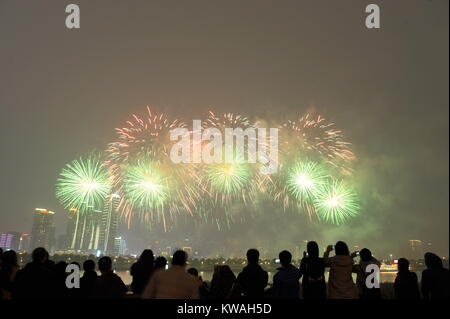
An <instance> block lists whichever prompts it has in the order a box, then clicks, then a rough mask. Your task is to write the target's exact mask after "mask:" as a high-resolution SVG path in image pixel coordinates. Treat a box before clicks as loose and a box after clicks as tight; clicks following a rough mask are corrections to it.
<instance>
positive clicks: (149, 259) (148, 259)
mask: <svg viewBox="0 0 450 319" xmlns="http://www.w3.org/2000/svg"><path fill="white" fill-rule="evenodd" d="M139 262H140V263H142V264H144V265H146V266H149V267H153V263H154V262H155V256H154V255H153V251H152V250H151V249H145V250H144V251H143V252H142V254H141V255H140V256H139Z"/></svg>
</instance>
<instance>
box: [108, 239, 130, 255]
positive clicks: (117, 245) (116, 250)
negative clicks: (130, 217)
mask: <svg viewBox="0 0 450 319" xmlns="http://www.w3.org/2000/svg"><path fill="white" fill-rule="evenodd" d="M126 245H127V244H126V241H125V239H124V238H123V237H122V236H118V237H115V238H114V247H113V249H112V250H111V251H110V252H109V254H111V255H112V256H123V255H125V250H126Z"/></svg>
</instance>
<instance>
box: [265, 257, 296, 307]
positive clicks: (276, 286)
mask: <svg viewBox="0 0 450 319" xmlns="http://www.w3.org/2000/svg"><path fill="white" fill-rule="evenodd" d="M279 258H280V264H281V267H279V268H277V270H278V272H277V273H276V274H275V276H274V277H273V288H272V297H273V298H275V299H298V298H299V297H300V296H299V293H300V284H299V280H300V278H301V277H302V274H301V272H300V270H299V269H297V268H296V267H294V266H293V265H292V264H291V261H292V254H291V253H290V252H289V251H287V250H283V251H282V252H280V254H279Z"/></svg>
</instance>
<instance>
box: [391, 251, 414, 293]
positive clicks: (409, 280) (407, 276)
mask: <svg viewBox="0 0 450 319" xmlns="http://www.w3.org/2000/svg"><path fill="white" fill-rule="evenodd" d="M397 267H398V272H397V276H396V277H395V281H394V294H395V298H396V299H420V293H419V285H418V284H417V275H416V273H415V272H412V271H409V261H408V260H407V259H405V258H400V259H399V260H398V264H397Z"/></svg>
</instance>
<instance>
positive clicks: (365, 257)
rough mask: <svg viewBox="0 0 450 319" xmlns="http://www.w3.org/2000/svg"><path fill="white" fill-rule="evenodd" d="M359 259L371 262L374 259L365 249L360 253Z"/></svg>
mask: <svg viewBox="0 0 450 319" xmlns="http://www.w3.org/2000/svg"><path fill="white" fill-rule="evenodd" d="M359 257H360V258H361V260H362V261H370V260H371V259H372V252H371V251H370V250H369V249H367V248H363V249H361V251H360V252H359Z"/></svg>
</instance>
